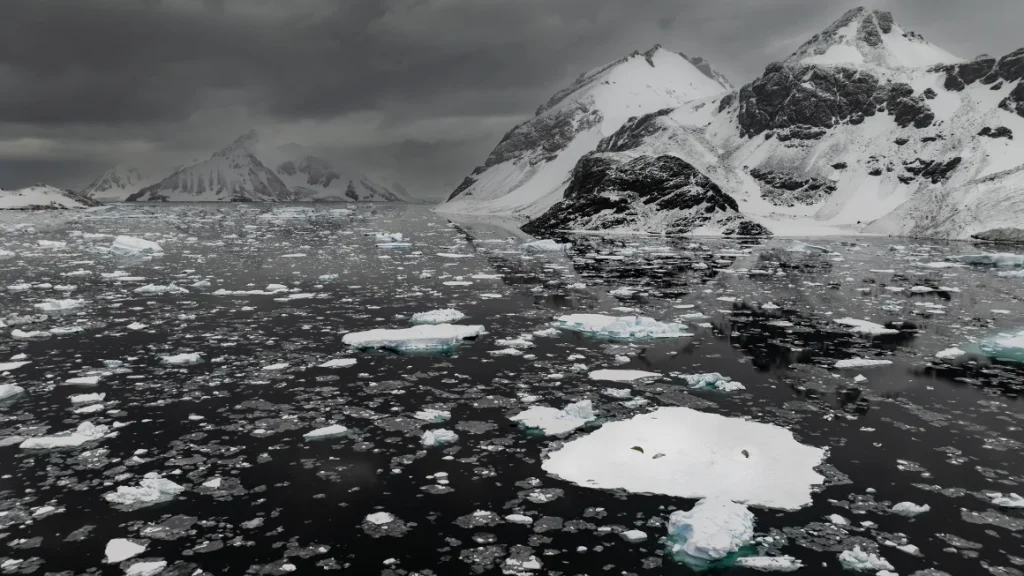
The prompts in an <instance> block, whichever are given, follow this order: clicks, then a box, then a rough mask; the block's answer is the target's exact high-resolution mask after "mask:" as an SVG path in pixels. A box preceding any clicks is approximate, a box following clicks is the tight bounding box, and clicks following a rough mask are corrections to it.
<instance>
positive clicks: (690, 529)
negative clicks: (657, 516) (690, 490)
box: [668, 497, 754, 565]
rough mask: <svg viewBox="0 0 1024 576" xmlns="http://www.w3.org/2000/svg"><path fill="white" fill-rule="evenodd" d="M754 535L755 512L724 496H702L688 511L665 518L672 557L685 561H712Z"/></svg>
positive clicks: (679, 511)
mask: <svg viewBox="0 0 1024 576" xmlns="http://www.w3.org/2000/svg"><path fill="white" fill-rule="evenodd" d="M753 538H754V514H753V513H751V512H750V510H748V509H747V507H746V506H744V505H742V504H737V503H735V502H733V501H731V500H729V499H727V498H717V497H715V498H704V499H702V500H700V501H698V502H697V503H696V504H694V506H693V508H691V509H690V510H677V511H675V512H673V513H672V515H671V516H669V519H668V541H669V544H670V550H671V551H672V553H673V556H674V557H676V558H677V559H678V560H681V561H683V562H686V563H691V562H694V563H697V564H698V565H699V564H702V563H711V562H714V561H716V560H721V559H723V558H725V557H726V556H728V555H730V554H734V553H736V552H739V551H740V549H741V548H742V547H744V546H746V545H748V544H750V543H751V541H752V540H753Z"/></svg>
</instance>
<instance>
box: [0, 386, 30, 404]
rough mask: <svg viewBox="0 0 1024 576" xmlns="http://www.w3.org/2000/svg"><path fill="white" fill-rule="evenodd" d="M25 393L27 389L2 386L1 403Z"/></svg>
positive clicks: (0, 391) (0, 387)
mask: <svg viewBox="0 0 1024 576" xmlns="http://www.w3.org/2000/svg"><path fill="white" fill-rule="evenodd" d="M24 393H25V389H24V388H22V387H21V386H16V385H14V384H0V402H3V401H4V400H10V399H11V398H14V397H15V396H20V395H22V394H24Z"/></svg>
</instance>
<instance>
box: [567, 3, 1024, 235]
mask: <svg viewBox="0 0 1024 576" xmlns="http://www.w3.org/2000/svg"><path fill="white" fill-rule="evenodd" d="M1022 76H1024V50H1021V51H1017V52H1014V53H1013V54H1010V55H1008V56H1006V57H1004V58H1002V59H999V60H996V59H993V58H987V57H983V58H980V59H978V60H974V61H970V62H968V61H964V60H962V59H959V58H956V57H954V56H951V55H949V54H947V53H946V52H944V51H942V50H941V49H939V48H937V47H935V46H933V45H931V44H929V43H927V42H926V41H925V40H924V39H923V38H921V37H920V36H919V35H917V34H914V33H912V32H908V31H906V30H905V29H903V28H902V27H900V26H899V25H898V24H897V23H896V22H894V21H893V19H892V16H891V15H890V14H889V13H887V12H878V11H870V10H866V9H863V8H860V9H856V10H852V11H850V12H848V13H846V14H845V15H843V16H842V17H841V18H840V19H839V20H837V21H836V22H835V23H834V24H833V25H832V26H830V27H829V28H827V29H826V30H825V31H824V32H823V33H822V34H818V35H816V36H815V37H813V38H812V39H811V40H810V41H808V42H807V43H805V44H804V45H803V46H801V47H800V48H799V49H798V50H797V52H796V53H795V54H794V55H793V56H791V57H790V58H789V59H787V60H786V61H785V62H781V63H774V64H771V65H769V66H768V67H767V68H766V69H765V72H764V74H763V75H762V76H760V77H759V78H757V79H755V80H754V81H753V82H751V83H749V84H747V85H745V86H744V87H743V88H741V89H740V90H738V91H735V92H732V93H729V94H727V95H724V96H721V97H713V98H709V99H705V100H702V101H697V102H690V103H687V104H684V105H682V106H679V107H677V108H676V109H674V110H667V111H664V112H663V113H661V114H658V115H656V116H655V117H652V118H648V119H646V120H645V121H643V122H631V123H627V124H626V125H625V126H623V129H622V130H621V131H620V133H619V134H616V135H615V136H614V137H613V139H614V140H615V141H616V142H618V144H616V145H614V146H613V147H611V148H610V149H609V152H612V153H614V154H617V155H618V156H619V157H620V160H635V159H636V158H638V157H648V158H656V157H658V156H663V155H671V156H675V157H678V158H680V159H681V160H683V161H686V162H688V163H690V164H691V165H693V166H694V167H696V168H697V169H698V170H700V171H701V172H702V173H703V174H704V175H706V176H708V178H709V179H710V180H711V181H712V182H713V183H714V184H715V185H716V186H718V187H719V188H720V190H721V192H722V193H724V194H727V195H729V196H730V197H732V198H734V199H735V200H736V203H737V206H738V212H739V213H740V214H742V215H743V216H745V217H747V218H749V219H751V220H753V221H755V222H757V223H760V224H762V225H763V226H765V227H766V228H768V229H769V230H771V231H772V232H774V233H776V234H787V235H804V234H835V233H843V232H860V231H866V232H873V233H886V234H911V235H934V236H942V237H953V238H966V237H968V236H970V235H971V234H974V233H977V232H979V231H984V230H987V229H989V228H996V227H1008V226H1014V225H1016V226H1018V227H1024V213H1022V212H1021V211H1020V210H1018V209H1017V208H1018V204H1019V202H1018V200H1017V197H1018V196H1020V195H1021V193H1020V190H1021V188H1019V187H1016V186H1015V184H1014V182H1018V181H1019V178H1020V167H1021V165H1022V163H1024V146H1022V143H1021V140H1019V139H1018V140H1015V139H1013V136H1014V135H1018V136H1019V135H1022V134H1024V87H1022V86H1021V77H1022ZM604 153H608V152H604ZM978 206H985V207H986V209H985V210H984V211H982V210H979V209H978ZM566 208H567V207H566V206H560V207H558V209H559V210H561V211H563V212H564V211H565V210H566ZM1014 214H1020V216H1014ZM1014 223H1016V224H1014ZM562 224H563V225H564V224H566V223H564V222H563V223H562ZM569 224H570V226H568V227H570V228H571V227H580V226H587V225H589V224H587V223H586V222H583V221H578V222H574V223H569ZM670 229H673V230H678V229H679V227H678V226H670ZM652 231H657V230H652Z"/></svg>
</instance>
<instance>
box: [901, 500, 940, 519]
mask: <svg viewBox="0 0 1024 576" xmlns="http://www.w3.org/2000/svg"><path fill="white" fill-rule="evenodd" d="M931 509H932V507H931V506H929V505H927V504H925V505H923V506H921V505H918V504H914V503H913V502H900V503H899V504H896V505H895V506H893V507H892V511H893V513H894V514H899V515H900V516H911V517H913V516H917V515H918V514H924V513H925V512H927V511H929V510H931Z"/></svg>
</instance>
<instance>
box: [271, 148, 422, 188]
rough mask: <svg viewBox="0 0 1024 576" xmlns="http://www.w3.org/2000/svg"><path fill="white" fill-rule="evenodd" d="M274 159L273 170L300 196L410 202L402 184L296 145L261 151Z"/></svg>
mask: <svg viewBox="0 0 1024 576" xmlns="http://www.w3.org/2000/svg"><path fill="white" fill-rule="evenodd" d="M260 155H261V156H263V157H265V158H273V160H272V165H273V166H274V173H275V174H277V177H278V178H280V179H281V181H282V182H284V183H285V185H286V186H288V188H290V189H291V190H292V192H294V193H295V194H296V195H297V199H298V200H304V201H314V202H408V201H410V198H409V196H408V194H407V193H406V191H405V189H403V188H401V187H400V186H394V185H387V184H384V183H383V182H381V181H378V180H374V179H371V178H370V177H369V176H367V175H366V174H362V173H359V172H356V171H354V170H351V169H345V168H340V167H336V166H335V165H333V164H332V163H331V162H329V161H328V160H325V159H323V158H320V157H318V156H315V155H313V154H310V153H308V152H307V151H305V149H304V148H302V147H301V146H297V145H286V146H281V147H279V148H277V149H275V150H274V151H273V152H270V153H266V154H260Z"/></svg>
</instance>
